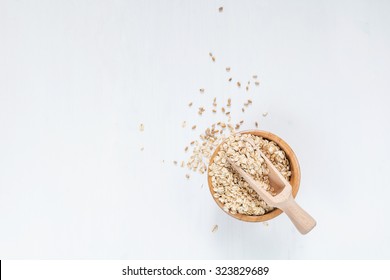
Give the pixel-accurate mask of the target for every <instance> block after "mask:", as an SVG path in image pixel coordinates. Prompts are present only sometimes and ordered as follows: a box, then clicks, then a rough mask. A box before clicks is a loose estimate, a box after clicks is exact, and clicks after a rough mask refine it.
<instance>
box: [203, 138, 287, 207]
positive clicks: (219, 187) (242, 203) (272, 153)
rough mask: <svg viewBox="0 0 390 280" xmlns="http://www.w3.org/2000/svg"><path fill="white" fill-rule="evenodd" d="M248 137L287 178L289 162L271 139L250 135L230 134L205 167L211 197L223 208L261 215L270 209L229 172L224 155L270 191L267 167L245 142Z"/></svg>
mask: <svg viewBox="0 0 390 280" xmlns="http://www.w3.org/2000/svg"><path fill="white" fill-rule="evenodd" d="M247 138H251V139H252V140H253V142H254V143H255V145H256V147H257V148H260V149H261V151H262V152H263V153H264V154H265V155H266V156H267V157H268V158H269V159H270V160H271V162H272V163H273V164H274V165H275V167H276V168H277V169H278V170H279V171H280V173H281V174H282V175H283V176H284V177H285V178H286V180H289V179H290V176H291V171H290V163H289V161H288V159H287V158H286V154H285V152H284V151H283V150H281V149H280V147H279V146H278V145H277V144H276V143H275V142H273V141H269V140H267V139H264V138H262V137H259V136H255V135H250V134H234V135H230V136H229V137H228V138H227V139H226V140H225V141H224V143H223V144H222V145H221V149H220V150H219V151H218V154H217V156H216V157H215V159H214V162H213V163H212V164H211V165H210V167H209V176H211V181H212V186H213V190H214V191H215V194H214V197H215V198H216V199H218V200H219V201H220V202H221V203H223V204H224V210H225V211H226V212H230V213H232V214H237V213H240V214H244V215H264V214H265V213H268V212H270V211H272V210H273V207H270V206H268V205H267V203H265V202H264V200H262V199H261V198H260V196H259V195H258V194H257V193H256V192H255V191H254V190H253V189H252V188H251V187H250V186H249V184H248V183H247V182H246V181H245V180H244V179H243V178H242V177H241V176H240V175H239V174H237V173H236V172H234V171H233V169H232V167H231V165H230V164H229V162H228V161H227V158H229V159H230V160H232V161H233V162H235V164H237V165H238V166H239V167H241V168H242V169H243V170H244V171H245V172H247V173H248V174H251V175H252V176H253V178H254V179H255V180H256V181H258V182H259V183H260V184H261V185H262V186H263V187H264V188H265V189H266V190H267V191H269V192H270V193H273V191H274V190H273V188H271V187H270V184H269V179H268V172H269V170H268V168H267V165H266V163H265V162H264V159H263V158H261V156H260V154H259V152H258V150H254V148H253V146H252V145H251V144H250V143H248V142H247V141H245V139H247Z"/></svg>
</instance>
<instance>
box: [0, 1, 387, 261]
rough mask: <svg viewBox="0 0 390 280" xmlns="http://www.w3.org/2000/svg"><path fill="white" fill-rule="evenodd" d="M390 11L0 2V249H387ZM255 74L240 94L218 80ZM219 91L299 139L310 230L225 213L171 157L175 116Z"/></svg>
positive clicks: (185, 137)
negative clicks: (256, 82)
mask: <svg viewBox="0 0 390 280" xmlns="http://www.w3.org/2000/svg"><path fill="white" fill-rule="evenodd" d="M220 6H223V7H224V12H223V13H219V12H218V7H220ZM389 14H390V2H389V1H368V0H367V1H352V0H351V1H309V0H307V1H275V0H272V1H265V0H261V1H208V0H207V1H206V0H202V1H199V0H193V1H179V0H177V1H168V0H165V1H129V0H127V1H126V0H118V1H24V0H23V1H0V258H1V259H3V258H11V259H17V258H45V259H46V258H48V259H52V258H53V259H62V258H66V259H74V258H77V259H85V258H88V259H383V258H384V259H389V258H390V238H389V237H390V219H389V218H388V216H389V215H388V214H389V212H390V210H389V206H388V201H389V196H390V186H389V180H388V175H386V174H388V172H389V169H390V159H389V156H390V149H389V143H390V132H389V120H390V110H389V105H390V102H389V101H390V98H389V94H390V28H389V27H390V16H389ZM210 51H211V52H213V54H214V55H215V57H216V62H215V63H212V62H211V60H210V57H209V55H208V53H209V52H210ZM226 66H230V67H231V68H232V71H231V74H228V73H226V72H225V70H224V69H225V67H226ZM252 74H258V75H259V77H260V79H261V86H260V87H258V88H251V90H250V93H245V91H244V90H238V89H237V88H236V87H234V86H232V85H231V84H229V83H228V82H227V79H228V77H229V76H230V75H231V76H233V77H234V78H235V79H240V80H242V81H246V80H247V79H248V77H250V76H251V75H252ZM201 87H203V88H205V89H206V92H205V94H204V95H200V94H199V88H201ZM214 96H216V97H217V98H218V99H219V100H222V99H226V98H227V97H228V96H233V97H232V98H233V99H234V100H239V101H236V102H241V101H242V100H244V98H247V97H248V96H251V98H252V100H253V106H252V107H251V108H249V109H248V110H247V112H246V113H245V114H244V115H241V114H240V113H239V112H238V111H237V112H235V114H236V116H237V117H235V118H237V120H239V119H241V118H243V119H245V124H244V127H243V128H246V129H248V128H253V123H254V121H258V122H259V123H260V126H261V128H262V129H264V130H269V131H272V132H274V133H276V134H277V135H279V136H280V137H282V138H283V139H284V140H286V141H287V142H288V143H289V144H290V146H291V147H292V148H293V149H294V151H295V152H296V154H297V156H298V158H299V161H300V165H301V171H302V181H301V188H300V192H299V194H298V197H297V201H298V202H299V203H300V204H301V205H302V206H303V207H304V208H306V209H307V210H308V211H309V212H310V213H311V214H312V215H313V216H314V217H315V218H316V219H317V221H318V225H317V227H316V228H315V230H313V231H312V232H311V233H309V234H308V235H306V236H301V235H300V234H299V233H298V232H297V231H296V230H295V229H294V228H293V226H292V224H291V223H290V221H289V220H288V219H287V218H286V217H285V216H279V217H278V218H276V219H275V220H272V221H270V222H269V226H265V225H263V224H261V223H259V224H258V223H244V222H241V221H238V220H234V219H233V218H231V217H229V216H228V215H226V214H225V213H224V212H223V211H221V210H220V209H219V208H218V206H217V205H216V204H215V203H214V201H213V199H212V197H211V196H210V193H209V190H208V188H207V184H206V176H205V175H203V176H202V175H197V174H192V173H191V179H190V180H186V179H185V176H184V175H185V173H186V172H185V171H184V170H183V169H180V168H178V167H175V166H173V164H172V161H173V160H182V159H185V157H186V155H185V154H184V151H183V149H184V147H185V145H186V144H187V143H188V142H189V141H191V140H192V139H195V138H196V137H197V135H198V134H199V132H200V129H198V130H197V132H193V131H191V130H190V129H183V128H181V123H182V121H184V120H186V121H187V123H189V124H197V125H198V127H199V128H205V127H206V126H207V125H209V124H210V123H211V122H212V121H214V120H215V119H212V118H211V117H210V115H208V113H207V112H206V115H205V116H202V117H199V116H198V115H197V114H196V109H195V108H193V110H190V109H189V108H188V107H187V103H188V102H189V101H193V102H194V103H195V105H194V106H195V107H196V106H200V105H204V106H209V107H210V104H211V102H212V98H213V97H214ZM234 100H233V102H235V101H234ZM196 108H197V107H196ZM237 110H238V109H237ZM266 111H267V112H269V114H268V116H267V117H263V116H262V113H263V112H266ZM141 122H142V123H144V124H145V131H144V132H143V133H140V132H139V130H138V126H139V124H140V123H141ZM142 146H144V148H145V149H144V151H143V152H141V151H140V147H142ZM163 160H164V161H165V162H164V163H163V162H162V161H163ZM202 184H204V187H203V188H202V187H201V185H202ZM215 224H218V225H219V230H218V231H217V232H215V233H211V229H212V228H213V226H214V225H215Z"/></svg>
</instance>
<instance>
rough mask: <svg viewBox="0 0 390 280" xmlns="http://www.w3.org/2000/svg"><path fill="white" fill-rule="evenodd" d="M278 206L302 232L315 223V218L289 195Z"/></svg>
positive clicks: (305, 231)
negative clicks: (281, 204)
mask: <svg viewBox="0 0 390 280" xmlns="http://www.w3.org/2000/svg"><path fill="white" fill-rule="evenodd" d="M279 208H280V209H281V210H283V212H284V213H286V214H287V216H288V217H289V218H290V220H291V221H292V222H293V224H294V226H295V227H296V228H297V229H298V231H299V232H300V233H302V234H306V233H308V232H309V231H311V230H312V229H313V228H314V227H315V226H316V224H317V222H316V220H314V218H313V217H312V216H310V215H309V214H308V213H307V212H306V211H305V210H303V209H302V208H301V206H299V205H298V203H296V201H295V200H294V198H292V197H290V199H288V200H287V201H286V202H285V203H284V205H283V206H281V207H280V206H279Z"/></svg>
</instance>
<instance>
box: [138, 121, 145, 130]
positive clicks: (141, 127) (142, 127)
mask: <svg viewBox="0 0 390 280" xmlns="http://www.w3.org/2000/svg"><path fill="white" fill-rule="evenodd" d="M144 129H145V126H144V124H143V123H141V124H140V125H139V131H144Z"/></svg>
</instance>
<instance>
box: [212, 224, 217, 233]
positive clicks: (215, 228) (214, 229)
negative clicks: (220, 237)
mask: <svg viewBox="0 0 390 280" xmlns="http://www.w3.org/2000/svg"><path fill="white" fill-rule="evenodd" d="M217 230H218V225H214V226H213V229H212V230H211V232H212V233H214V232H216V231H217Z"/></svg>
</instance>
